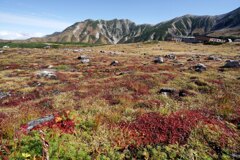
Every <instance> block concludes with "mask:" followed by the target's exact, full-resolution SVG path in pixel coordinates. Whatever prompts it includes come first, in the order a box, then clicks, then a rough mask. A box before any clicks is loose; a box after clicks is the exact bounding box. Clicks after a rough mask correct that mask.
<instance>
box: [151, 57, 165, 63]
mask: <svg viewBox="0 0 240 160" xmlns="http://www.w3.org/2000/svg"><path fill="white" fill-rule="evenodd" d="M153 62H154V63H164V59H163V57H160V56H158V57H155V59H154V60H153Z"/></svg>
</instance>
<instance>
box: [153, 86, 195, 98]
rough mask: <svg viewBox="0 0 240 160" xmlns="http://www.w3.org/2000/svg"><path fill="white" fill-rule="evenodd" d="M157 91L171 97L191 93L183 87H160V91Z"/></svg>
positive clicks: (184, 95)
mask: <svg viewBox="0 0 240 160" xmlns="http://www.w3.org/2000/svg"><path fill="white" fill-rule="evenodd" d="M158 93H159V94H163V95H165V96H171V97H172V98H175V99H179V98H180V97H186V96H189V95H193V93H191V92H189V91H187V90H185V89H181V90H176V89H175V88H162V89H160V91H159V92H158Z"/></svg>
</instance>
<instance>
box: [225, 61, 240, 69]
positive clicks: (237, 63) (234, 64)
mask: <svg viewBox="0 0 240 160" xmlns="http://www.w3.org/2000/svg"><path fill="white" fill-rule="evenodd" d="M223 67H224V68H240V61H239V60H227V61H226V64H225V65H224V66H223Z"/></svg>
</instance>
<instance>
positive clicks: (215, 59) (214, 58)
mask: <svg viewBox="0 0 240 160" xmlns="http://www.w3.org/2000/svg"><path fill="white" fill-rule="evenodd" d="M208 60H212V61H221V60H222V59H221V58H219V57H217V56H213V55H211V56H209V57H208Z"/></svg>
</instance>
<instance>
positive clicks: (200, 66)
mask: <svg viewBox="0 0 240 160" xmlns="http://www.w3.org/2000/svg"><path fill="white" fill-rule="evenodd" d="M193 68H194V70H195V71H196V72H203V71H206V70H207V67H206V66H205V65H204V64H202V63H198V64H196V65H195V66H193Z"/></svg>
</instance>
